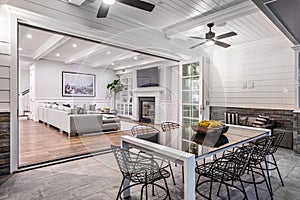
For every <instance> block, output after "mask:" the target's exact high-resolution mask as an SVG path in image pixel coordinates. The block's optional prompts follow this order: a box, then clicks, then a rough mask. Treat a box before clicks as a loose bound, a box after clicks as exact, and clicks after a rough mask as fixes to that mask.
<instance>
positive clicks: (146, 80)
mask: <svg viewBox="0 0 300 200" xmlns="http://www.w3.org/2000/svg"><path fill="white" fill-rule="evenodd" d="M157 86H159V69H158V67H151V68H147V69H140V70H137V87H139V88H141V87H157Z"/></svg>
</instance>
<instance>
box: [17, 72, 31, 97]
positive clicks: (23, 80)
mask: <svg viewBox="0 0 300 200" xmlns="http://www.w3.org/2000/svg"><path fill="white" fill-rule="evenodd" d="M27 89H29V69H20V71H19V93H22V92H23V91H24V90H27Z"/></svg>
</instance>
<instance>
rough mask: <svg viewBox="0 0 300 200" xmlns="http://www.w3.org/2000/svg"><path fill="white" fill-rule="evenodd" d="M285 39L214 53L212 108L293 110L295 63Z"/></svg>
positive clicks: (292, 53) (289, 44) (212, 65)
mask: <svg viewBox="0 0 300 200" xmlns="http://www.w3.org/2000/svg"><path fill="white" fill-rule="evenodd" d="M291 46H292V45H291V43H290V42H289V41H287V40H286V39H284V38H277V39H276V40H274V39H273V40H272V41H271V40H268V41H260V42H259V41H256V42H253V43H252V44H249V45H243V46H240V47H231V48H228V49H218V50H216V51H215V52H214V53H213V56H212V57H213V58H212V64H211V67H212V70H211V88H210V97H211V99H210V105H211V106H226V107H252V108H272V109H274V108H275V109H294V107H295V93H296V92H295V88H296V87H295V84H296V78H295V65H294V63H295V59H294V51H293V50H292V49H291Z"/></svg>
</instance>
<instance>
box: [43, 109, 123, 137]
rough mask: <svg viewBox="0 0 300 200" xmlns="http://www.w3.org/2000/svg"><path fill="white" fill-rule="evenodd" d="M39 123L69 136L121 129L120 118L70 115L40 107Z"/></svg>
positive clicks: (96, 115)
mask: <svg viewBox="0 0 300 200" xmlns="http://www.w3.org/2000/svg"><path fill="white" fill-rule="evenodd" d="M39 121H42V122H44V123H46V124H49V125H51V126H54V127H56V128H58V129H59V130H61V131H64V132H66V133H67V134H68V136H73V135H76V134H86V133H99V132H103V131H107V130H118V129H120V127H121V125H120V118H119V117H117V116H115V115H108V114H97V113H95V114H70V113H69V112H67V111H64V110H59V109H55V108H46V107H39Z"/></svg>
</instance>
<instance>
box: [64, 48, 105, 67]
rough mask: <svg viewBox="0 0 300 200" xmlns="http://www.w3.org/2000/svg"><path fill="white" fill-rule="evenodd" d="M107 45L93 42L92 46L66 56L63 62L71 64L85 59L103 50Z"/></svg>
mask: <svg viewBox="0 0 300 200" xmlns="http://www.w3.org/2000/svg"><path fill="white" fill-rule="evenodd" d="M106 48H107V46H104V45H101V44H95V45H93V46H92V47H90V48H88V49H85V50H83V51H81V52H79V53H77V54H75V55H73V56H72V57H70V58H68V59H67V60H66V61H65V64H71V63H76V62H79V61H82V60H85V59H87V58H89V57H91V56H94V55H97V54H99V53H101V52H103V50H104V49H106Z"/></svg>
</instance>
